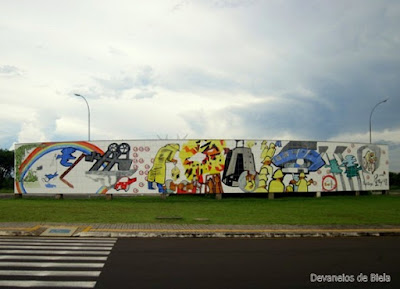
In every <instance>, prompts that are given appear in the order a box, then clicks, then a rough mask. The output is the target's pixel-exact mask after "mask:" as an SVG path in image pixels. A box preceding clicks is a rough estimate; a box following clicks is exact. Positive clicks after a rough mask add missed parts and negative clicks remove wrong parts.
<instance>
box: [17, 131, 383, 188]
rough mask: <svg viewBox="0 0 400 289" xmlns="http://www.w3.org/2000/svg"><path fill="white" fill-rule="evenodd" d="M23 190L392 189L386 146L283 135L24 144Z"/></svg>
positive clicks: (20, 151) (20, 153) (20, 163)
mask: <svg viewBox="0 0 400 289" xmlns="http://www.w3.org/2000/svg"><path fill="white" fill-rule="evenodd" d="M15 166H16V178H15V193H17V194H35V193H41V194H43V193H51V194H55V193H57V194H119V193H123V194H138V193H140V194H146V193H152V194H154V193H161V194H162V193H169V194H222V193H268V192H270V193H297V192H298V193H304V192H321V191H325V192H333V191H356V190H357V191H363V190H388V189H389V156H388V147H387V146H386V145H372V144H356V143H335V142H317V141H281V140H278V141H276V140H243V139H238V140H219V139H211V140H209V139H208V140H205V139H194V140H175V141H168V140H132V141H123V142H118V141H114V142H111V141H96V142H83V141H77V142H51V143H50V142H48V143H33V144H17V145H16V149H15Z"/></svg>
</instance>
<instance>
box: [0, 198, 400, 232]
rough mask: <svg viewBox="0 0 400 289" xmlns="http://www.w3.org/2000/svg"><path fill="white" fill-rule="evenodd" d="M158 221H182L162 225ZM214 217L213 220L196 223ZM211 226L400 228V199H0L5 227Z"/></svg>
mask: <svg viewBox="0 0 400 289" xmlns="http://www.w3.org/2000/svg"><path fill="white" fill-rule="evenodd" d="M158 216H181V217H182V219H181V220H170V221H168V220H159V219H157V218H156V217H158ZM195 218H208V219H209V221H202V222H199V221H196V220H195ZM25 221H35V222H73V223H86V222H88V223H177V224H187V223H189V224H190V223H206V224H288V225H289V224H290V225H300V224H301V225H321V224H327V225H329V224H352V225H354V224H360V225H361V224H362V225H373V224H387V225H399V224H400V196H392V195H376V196H374V195H372V196H359V197H355V196H333V197H322V198H313V197H295V198H279V199H275V200H268V199H262V198H225V199H224V198H223V199H222V200H215V199H213V198H210V197H207V196H171V197H169V198H167V199H166V200H162V199H160V198H157V197H134V198H114V199H113V200H112V201H107V200H105V199H104V198H91V199H62V200H56V199H52V198H34V197H24V198H22V199H13V198H11V199H10V198H8V199H0V222H25Z"/></svg>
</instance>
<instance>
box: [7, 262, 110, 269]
mask: <svg viewBox="0 0 400 289" xmlns="http://www.w3.org/2000/svg"><path fill="white" fill-rule="evenodd" d="M0 267H46V268H48V267H71V268H103V267H104V263H61V262H0Z"/></svg>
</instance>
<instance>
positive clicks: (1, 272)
mask: <svg viewBox="0 0 400 289" xmlns="http://www.w3.org/2000/svg"><path fill="white" fill-rule="evenodd" d="M100 273H101V271H34V270H0V276H30V277H31V276H40V277H43V276H46V277H47V276H59V277H99V276H100Z"/></svg>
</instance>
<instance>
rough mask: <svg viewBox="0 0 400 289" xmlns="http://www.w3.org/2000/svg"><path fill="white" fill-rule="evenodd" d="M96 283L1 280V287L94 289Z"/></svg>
mask: <svg viewBox="0 0 400 289" xmlns="http://www.w3.org/2000/svg"><path fill="white" fill-rule="evenodd" d="M95 285H96V281H31V280H27V281H14V280H9V281H8V280H7V281H1V280H0V287H23V288H29V287H50V288H56V287H68V288H94V286H95Z"/></svg>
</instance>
